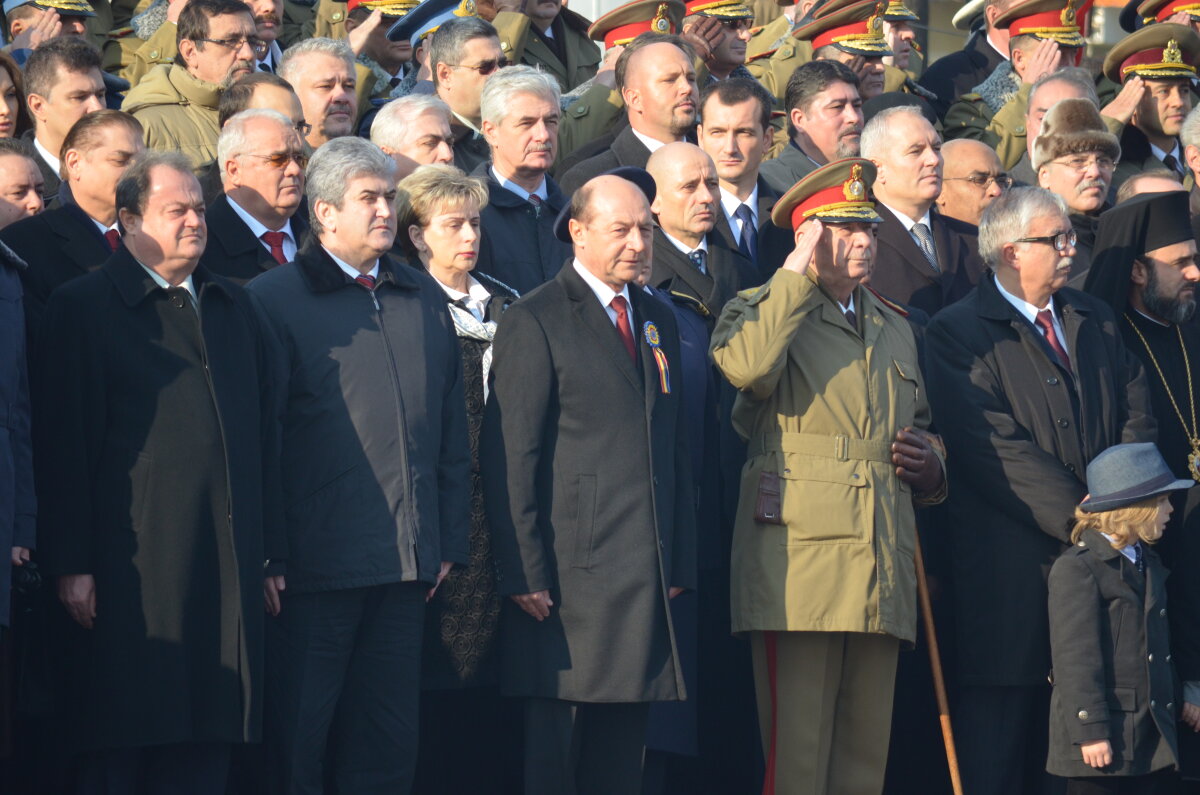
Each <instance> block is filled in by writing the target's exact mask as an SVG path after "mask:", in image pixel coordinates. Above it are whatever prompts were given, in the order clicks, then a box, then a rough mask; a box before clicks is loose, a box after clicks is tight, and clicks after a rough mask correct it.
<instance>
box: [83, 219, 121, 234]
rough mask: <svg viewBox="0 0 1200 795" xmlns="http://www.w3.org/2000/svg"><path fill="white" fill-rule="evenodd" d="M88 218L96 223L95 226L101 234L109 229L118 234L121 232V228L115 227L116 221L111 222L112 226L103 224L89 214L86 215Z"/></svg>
mask: <svg viewBox="0 0 1200 795" xmlns="http://www.w3.org/2000/svg"><path fill="white" fill-rule="evenodd" d="M88 220H89V221H91V222H92V223H93V224H95V225H96V228H97V229H99V230H100V234H102V235H104V234H107V233H108V232H109V231H113V232H116V233H117V234H118V235H120V234H121V230H120V229H118V228H117V222H116V221H113V222H112V226H105V225H104V224H102V223H100V222H99V221H97V220H96V219H95V218H93V217H92V216H90V215H89V216H88Z"/></svg>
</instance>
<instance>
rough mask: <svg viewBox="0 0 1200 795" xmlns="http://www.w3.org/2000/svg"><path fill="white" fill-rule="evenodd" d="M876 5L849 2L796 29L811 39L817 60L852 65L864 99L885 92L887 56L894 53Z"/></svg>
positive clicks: (803, 37) (868, 0) (798, 35)
mask: <svg viewBox="0 0 1200 795" xmlns="http://www.w3.org/2000/svg"><path fill="white" fill-rule="evenodd" d="M876 5H877V4H876V3H874V2H872V0H866V2H858V3H852V4H849V5H845V6H844V7H842V8H838V9H837V10H834V11H831V12H829V13H824V14H821V15H819V16H817V17H816V18H815V19H813V20H811V21H810V22H807V23H805V24H802V25H799V26H798V27H797V28H796V31H795V33H793V35H794V36H795V37H796V38H798V39H800V40H801V41H807V42H811V44H812V48H813V60H814V61H838V62H840V63H843V64H846V65H848V66H851V68H852V69H853V70H854V72H855V73H856V74H857V75H858V79H859V81H858V87H857V88H858V93H859V96H860V97H861V98H862V100H863V102H866V101H867V100H869V99H873V98H874V97H877V96H879V95H880V94H882V93H883V75H884V66H883V59H884V57H885V56H888V55H892V51H891V50H890V49H888V45H887V41H886V40H885V39H884V38H883V19H882V17H881V16H879V14H878V13H877V9H876ZM885 5H886V4H885ZM879 10H880V11H881V10H882V9H879ZM789 82H790V81H789Z"/></svg>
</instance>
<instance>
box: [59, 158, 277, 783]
mask: <svg viewBox="0 0 1200 795" xmlns="http://www.w3.org/2000/svg"><path fill="white" fill-rule="evenodd" d="M117 209H118V214H119V217H120V221H121V225H122V227H123V228H124V229H125V236H124V238H123V239H124V245H123V246H122V247H121V248H119V249H118V250H117V251H116V252H115V253H114V254H113V255H112V257H111V258H110V259H109V260H108V261H107V262H106V263H105V264H104V265H103V266H102V267H101V268H100V269H98V270H95V271H92V272H91V273H88V274H86V275H84V276H80V277H79V278H77V279H74V280H72V281H71V282H69V283H67V284H65V285H63V286H62V287H61V288H60V289H58V290H56V291H55V292H54V294H53V296H52V297H51V300H50V302H49V304H48V306H47V308H46V316H45V325H44V328H45V333H44V336H43V343H44V345H43V349H42V356H41V357H40V358H39V362H38V364H39V365H40V370H39V371H36V372H35V388H36V392H35V394H37V396H38V400H39V409H38V410H39V412H40V413H39V414H38V417H39V418H42V421H41V422H40V423H38V424H35V441H36V455H35V462H36V465H37V474H38V488H39V489H41V491H42V494H41V497H42V499H41V500H40V502H41V505H42V507H43V510H42V512H41V516H40V528H41V531H40V535H41V539H40V541H41V543H40V547H41V550H40V552H41V559H42V561H43V563H44V564H45V568H46V570H47V573H48V574H50V575H52V576H55V577H57V585H58V594H59V598H60V600H61V601H62V602H63V604H64V605H65V606H66V608H67V612H68V613H69V614H70V615H71V617H72V618H73V619H74V620H75V622H76V623H77V624H78V625H79V627H78V628H76V632H75V634H74V636H72V637H71V638H70V639H69V642H70V644H71V647H72V648H71V651H70V652H69V653H70V663H71V664H72V666H73V668H74V675H73V676H72V678H71V681H70V683H69V685H68V687H69V688H70V690H71V693H70V695H71V698H72V703H73V704H74V705H75V706H76V707H77V712H78V714H77V716H76V720H74V721H73V722H72V724H71V725H72V726H73V727H74V728H75V729H76V731H77V734H78V736H76V737H72V738H71V739H73V740H77V741H78V742H79V745H80V747H81V749H82V750H84V751H86V752H90V753H89V754H88V755H87V756H86V757H85V761H84V764H83V770H82V774H83V782H84V789H83V791H85V792H90V791H103V792H113V793H126V792H128V793H133V792H137V791H148V792H151V793H162V792H188V793H196V794H197V795H200V794H201V793H213V792H222V791H224V787H225V778H226V773H227V770H228V766H229V756H230V750H231V745H232V744H234V743H242V742H257V741H258V740H259V739H260V734H261V731H260V727H261V717H262V689H261V687H260V686H261V683H262V677H263V633H264V610H263V584H264V576H263V566H264V564H265V562H266V561H267V559H268V558H269V557H271V556H272V555H278V554H279V552H278V546H277V545H278V542H279V540H280V532H281V513H282V511H281V505H280V500H279V497H278V494H279V492H278V466H277V454H276V453H275V452H274V451H275V446H276V445H275V443H274V441H273V435H272V427H273V426H272V424H271V422H270V421H269V418H270V416H271V414H270V412H271V409H272V405H271V403H272V400H271V396H272V392H273V390H272V385H271V383H270V381H269V380H268V376H267V375H266V374H267V373H268V372H269V368H268V364H267V361H266V359H267V355H266V348H265V346H264V344H263V338H262V337H261V336H260V333H259V325H258V323H257V318H256V315H255V312H254V310H253V307H252V306H251V305H250V302H249V298H248V296H246V295H245V294H244V293H243V292H242V290H241V289H240V288H239V287H237V286H236V285H234V284H233V283H231V282H229V281H227V280H225V279H223V278H221V277H219V276H216V275H213V274H211V273H209V272H208V271H207V270H205V269H204V268H203V267H197V263H198V262H199V260H200V254H201V253H202V252H203V250H204V242H205V238H206V229H205V224H204V200H203V198H202V196H201V192H200V185H199V183H198V182H197V181H196V178H195V177H194V176H192V173H191V167H190V164H189V163H188V162H187V160H186V159H185V158H184V157H183V156H181V155H179V154H177V153H154V154H150V155H146V156H144V157H143V159H142V160H141V161H140V162H136V163H135V164H134V165H133V166H131V167H130V169H129V171H128V172H127V173H126V174H125V176H124V177H123V178H122V179H121V181H120V182H119V183H118V185H117ZM201 318H203V324H202V323H201ZM65 494H69V497H65V496H64V495H65ZM139 779H142V780H143V781H144V785H145V786H146V787H147V789H146V790H138V789H137V786H138V781H139ZM101 785H107V787H106V788H104V789H102V790H100V789H88V787H99V786H101Z"/></svg>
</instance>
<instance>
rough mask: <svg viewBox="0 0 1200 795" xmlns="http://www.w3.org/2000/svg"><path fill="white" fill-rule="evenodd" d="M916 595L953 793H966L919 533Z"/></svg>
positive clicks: (956, 794) (959, 794) (917, 540)
mask: <svg viewBox="0 0 1200 795" xmlns="http://www.w3.org/2000/svg"><path fill="white" fill-rule="evenodd" d="M916 542H917V545H916V552H915V554H914V555H913V557H914V558H915V559H916V563H917V598H918V599H920V601H921V620H922V622H923V623H924V624H925V642H926V643H927V644H928V645H929V667H930V668H931V669H932V671H933V692H934V694H935V695H936V696H937V705H938V718H939V719H940V720H941V723H942V741H943V743H944V744H945V746H946V764H947V766H948V767H949V768H950V786H951V787H953V788H954V795H963V788H962V777H961V776H960V775H959V772H958V752H957V751H955V750H954V729H953V728H952V727H951V726H950V700H949V699H948V698H946V678H945V676H943V674H942V656H941V654H940V653H939V652H938V642H937V631H936V630H935V629H934V626H933V605H932V603H931V602H930V601H929V583H928V582H927V581H926V580H925V558H924V556H923V555H922V554H921V538H920V534H917V538H916Z"/></svg>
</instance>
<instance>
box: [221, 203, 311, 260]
mask: <svg viewBox="0 0 1200 795" xmlns="http://www.w3.org/2000/svg"><path fill="white" fill-rule="evenodd" d="M225 198H226V199H229V206H230V207H231V208H233V211H234V212H235V213H237V217H238V218H241V219H242V223H244V224H245V225H246V226H248V227H250V234H252V235H254V236H255V237H257V238H258V242H259V243H261V244H262V247H263V248H265V249H266V250H267V251H270V250H271V247H270V246H268V245H267V241H265V240H263V239H262V236H263V232H283V258H284V259H285V260H287V261H288V262H291V261H292V260H294V259H295V258H296V237H295V235H293V234H292V222H291V220H290V219H289V220H287V221H285V222H284V224H283V226H281V227H279V228H278V229H271V228H269V227H267V226H264V225H263V224H262V222H261V221H259V220H258V219H257V218H255V217H254V216H253V215H251V214H250V213H248V212H246V211H245V209H243V208H242V206H241V205H240V204H238V203H237V202H235V201H234V200H233V199H232V198H231V197H229V196H228V195H226V197H225Z"/></svg>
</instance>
